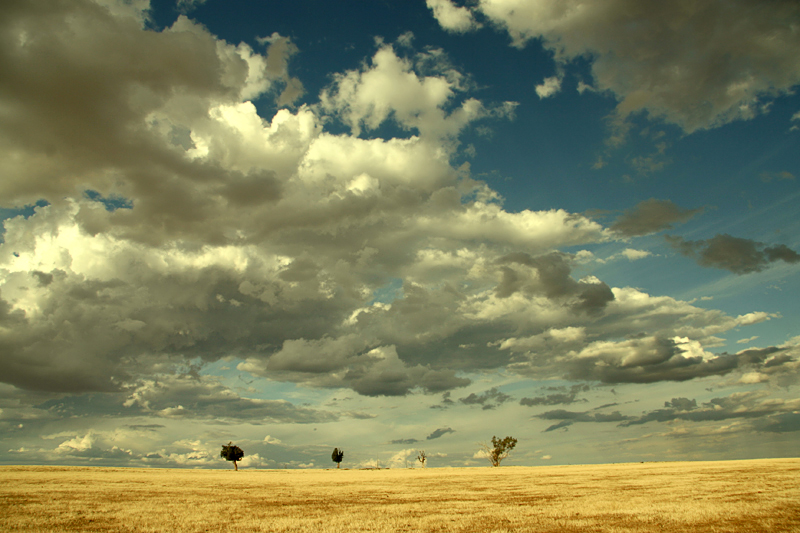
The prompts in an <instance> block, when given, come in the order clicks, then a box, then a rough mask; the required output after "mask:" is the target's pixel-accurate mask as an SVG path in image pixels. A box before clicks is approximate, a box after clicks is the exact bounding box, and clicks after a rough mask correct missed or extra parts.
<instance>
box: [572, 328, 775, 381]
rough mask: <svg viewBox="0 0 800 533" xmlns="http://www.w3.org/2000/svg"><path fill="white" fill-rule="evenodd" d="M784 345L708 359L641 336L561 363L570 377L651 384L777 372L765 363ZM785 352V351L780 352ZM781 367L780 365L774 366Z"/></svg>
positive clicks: (666, 341)
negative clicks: (746, 371) (742, 372)
mask: <svg viewBox="0 0 800 533" xmlns="http://www.w3.org/2000/svg"><path fill="white" fill-rule="evenodd" d="M785 350H787V348H779V347H774V346H772V347H767V348H754V349H750V350H744V351H742V352H738V353H735V354H729V353H726V352H725V353H721V354H718V355H716V356H714V357H712V358H707V357H705V358H704V357H703V356H702V355H691V354H690V353H688V352H686V351H685V350H684V348H683V347H682V346H681V345H680V344H678V343H677V342H676V341H675V339H667V338H660V337H641V338H639V339H631V340H628V341H624V342H621V343H608V344H601V345H598V346H596V347H589V348H587V349H586V350H585V351H584V353H583V354H582V356H581V357H577V358H573V359H571V360H570V361H569V362H568V363H567V364H566V365H565V366H566V367H567V374H568V376H569V377H570V378H571V379H576V380H582V381H592V380H597V381H601V382H603V383H654V382H657V381H687V380H690V379H695V378H700V377H707V376H722V375H725V374H728V373H730V372H733V371H735V370H741V371H745V370H759V371H761V372H767V373H769V372H771V371H776V372H775V373H778V372H780V370H778V369H770V368H769V367H766V364H767V363H768V362H770V363H771V364H773V365H775V361H776V359H775V358H774V356H780V353H781V352H784V351H785ZM783 355H785V354H783ZM777 366H779V367H780V366H781V365H777Z"/></svg>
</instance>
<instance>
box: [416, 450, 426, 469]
mask: <svg viewBox="0 0 800 533" xmlns="http://www.w3.org/2000/svg"><path fill="white" fill-rule="evenodd" d="M427 460H428V455H427V454H426V453H425V450H420V451H419V453H418V454H417V461H419V462H420V463H422V468H425V461H427Z"/></svg>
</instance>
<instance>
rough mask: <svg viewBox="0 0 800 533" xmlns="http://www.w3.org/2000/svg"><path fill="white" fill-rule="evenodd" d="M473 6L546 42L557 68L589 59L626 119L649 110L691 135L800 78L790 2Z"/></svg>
mask: <svg viewBox="0 0 800 533" xmlns="http://www.w3.org/2000/svg"><path fill="white" fill-rule="evenodd" d="M474 11H475V12H476V13H481V14H482V15H484V16H486V17H487V18H488V19H489V20H490V21H491V22H492V23H493V24H494V25H496V26H497V27H500V28H503V29H505V30H506V31H507V32H508V34H509V35H510V36H511V38H512V43H513V44H514V45H515V46H517V47H522V46H524V45H525V43H527V42H528V41H530V40H537V41H541V42H542V44H543V46H544V47H545V48H546V49H548V50H549V51H551V52H552V53H553V54H554V58H555V61H556V63H557V64H558V65H562V66H566V65H568V64H569V63H570V62H572V61H575V60H577V59H578V58H587V57H588V58H590V62H591V73H592V78H593V83H592V85H593V87H594V88H595V89H596V90H599V91H606V92H608V93H610V94H612V95H614V97H615V98H616V99H617V101H618V104H617V108H616V111H615V113H616V115H617V117H619V119H621V120H625V119H626V118H627V117H628V116H630V115H631V114H632V113H636V112H639V111H647V112H648V113H649V115H650V116H651V117H652V118H661V119H663V120H665V121H667V122H670V123H673V124H676V125H678V126H680V127H681V128H682V129H683V130H684V131H686V132H687V133H691V132H693V131H696V130H700V129H710V128H714V127H717V126H720V125H722V124H726V123H729V122H732V121H736V120H747V119H750V118H752V117H754V116H756V115H758V114H760V113H764V112H766V110H767V108H768V103H769V101H770V100H771V99H773V98H774V97H776V96H779V95H781V94H786V93H788V92H790V91H791V89H792V87H793V86H795V85H797V84H798V83H800V66H798V65H797V63H796V61H795V60H794V58H795V57H796V56H797V55H798V53H800V38H798V36H797V34H796V32H795V31H794V30H793V27H792V24H791V23H790V21H793V20H796V17H797V5H796V3H794V2H792V1H790V0H789V1H781V2H772V3H770V4H769V5H768V6H767V7H764V6H762V5H759V6H758V8H757V9H755V8H754V5H753V4H752V3H751V2H748V1H746V0H738V1H735V2H727V3H724V4H722V3H717V2H710V3H703V4H697V3H695V2H691V1H679V2H668V3H664V4H659V5H658V6H652V5H639V4H636V3H635V2H630V1H627V0H614V1H609V2H601V3H597V2H587V1H585V0H569V1H566V2H564V1H560V0H545V1H537V2H534V1H521V0H481V1H480V2H479V3H478V5H477V6H476V7H475V8H474ZM676 28H679V29H678V30H676ZM687 36H691V38H687Z"/></svg>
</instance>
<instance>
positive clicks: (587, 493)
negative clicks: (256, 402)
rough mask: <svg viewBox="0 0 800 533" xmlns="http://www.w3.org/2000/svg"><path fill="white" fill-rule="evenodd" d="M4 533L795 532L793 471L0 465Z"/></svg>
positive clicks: (799, 502)
mask: <svg viewBox="0 0 800 533" xmlns="http://www.w3.org/2000/svg"><path fill="white" fill-rule="evenodd" d="M0 530H2V531H122V532H125V531H147V532H156V531H190V532H206V531H220V532H222V531H226V532H228V531H232V532H239V531H241V532H244V531H248V532H249V531H264V532H315V533H316V532H322V533H333V532H345V531H370V532H380V533H384V532H385V533H389V532H395V531H448V532H473V531H474V532H497V533H500V532H509V531H519V532H534V531H535V532H573V531H575V532H577V531H597V532H645V531H647V532H649V531H664V532H687V533H688V532H697V531H715V532H732V533H733V532H735V533H747V532H756V531H759V532H760V531H796V532H800V459H771V460H757V461H725V462H683V463H645V464H623V465H592V466H558V467H500V468H431V469H425V470H422V469H398V470H371V471H360V470H336V469H331V470H242V471H239V472H234V471H232V470H178V469H123V468H78V467H75V468H70V467H42V466H33V467H27V466H9V467H0Z"/></svg>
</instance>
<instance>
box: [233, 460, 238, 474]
mask: <svg viewBox="0 0 800 533" xmlns="http://www.w3.org/2000/svg"><path fill="white" fill-rule="evenodd" d="M233 469H234V470H236V471H237V472H238V471H239V467H238V466H236V461H234V462H233Z"/></svg>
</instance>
